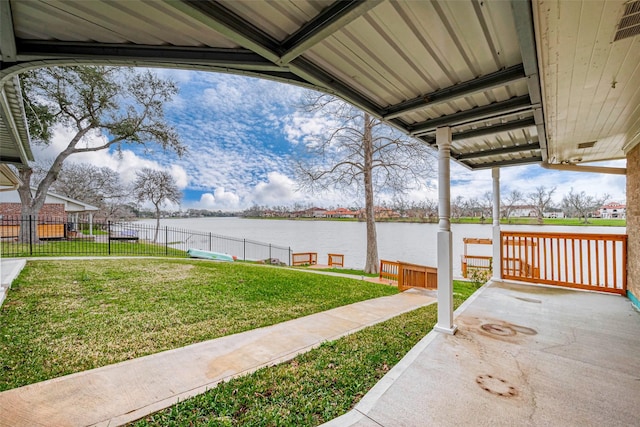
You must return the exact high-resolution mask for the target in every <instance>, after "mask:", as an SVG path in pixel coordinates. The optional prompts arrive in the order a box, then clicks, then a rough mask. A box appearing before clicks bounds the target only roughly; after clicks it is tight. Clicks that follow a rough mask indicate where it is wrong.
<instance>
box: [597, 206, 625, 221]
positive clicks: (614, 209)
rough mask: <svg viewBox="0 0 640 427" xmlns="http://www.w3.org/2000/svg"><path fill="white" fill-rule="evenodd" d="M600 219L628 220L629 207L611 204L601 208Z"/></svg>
mask: <svg viewBox="0 0 640 427" xmlns="http://www.w3.org/2000/svg"><path fill="white" fill-rule="evenodd" d="M600 218H606V219H614V218H618V219H626V218H627V205H623V204H622V203H617V202H611V203H607V204H606V205H604V206H603V207H602V208H600Z"/></svg>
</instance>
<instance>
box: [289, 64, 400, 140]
mask: <svg viewBox="0 0 640 427" xmlns="http://www.w3.org/2000/svg"><path fill="white" fill-rule="evenodd" d="M289 65H290V66H289V68H290V70H291V72H292V73H294V74H297V75H298V76H300V77H302V78H303V79H304V80H305V81H307V82H309V83H311V84H313V85H315V86H319V87H323V88H326V89H328V90H329V91H330V92H333V94H335V95H338V96H340V97H341V98H343V99H345V100H346V101H348V102H350V103H351V104H353V105H355V106H356V107H359V108H361V109H363V110H365V111H368V112H369V113H371V114H373V115H374V116H376V117H380V115H381V114H380V113H381V110H380V107H379V106H378V105H377V104H376V103H374V102H373V101H371V100H370V99H368V98H366V97H365V96H363V95H362V94H361V93H359V92H358V91H356V90H355V89H353V88H352V87H351V86H349V85H347V84H345V83H344V82H342V81H340V80H338V79H337V78H335V77H333V76H332V75H330V74H328V73H327V72H325V71H324V70H322V69H320V68H318V67H317V66H316V65H314V64H313V63H311V62H310V61H307V60H306V59H304V58H297V59H295V60H293V61H292V62H291V63H290V64H289ZM398 126H399V127H400V128H401V129H403V130H404V131H407V129H406V126H401V125H398Z"/></svg>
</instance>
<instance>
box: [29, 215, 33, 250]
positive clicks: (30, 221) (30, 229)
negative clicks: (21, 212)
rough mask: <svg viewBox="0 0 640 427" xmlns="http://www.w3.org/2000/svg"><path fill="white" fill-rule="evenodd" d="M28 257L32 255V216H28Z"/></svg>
mask: <svg viewBox="0 0 640 427" xmlns="http://www.w3.org/2000/svg"><path fill="white" fill-rule="evenodd" d="M29 255H33V215H29Z"/></svg>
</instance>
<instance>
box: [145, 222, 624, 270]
mask: <svg viewBox="0 0 640 427" xmlns="http://www.w3.org/2000/svg"><path fill="white" fill-rule="evenodd" d="M140 222H143V223H149V224H154V225H155V220H142V221H140ZM376 225H377V232H378V255H379V257H380V259H387V260H391V261H396V260H401V261H406V262H411V263H415V264H422V265H429V266H436V264H437V242H436V240H437V233H438V225H437V224H419V223H415V224H412V223H393V222H383V223H377V224H376ZM161 226H163V227H164V226H168V227H177V228H182V229H188V230H193V231H202V232H207V233H214V234H219V235H223V236H230V237H236V238H240V239H251V240H257V241H261V242H265V243H271V244H274V245H279V246H285V247H291V249H292V250H293V252H317V253H318V263H320V264H326V263H327V254H328V253H339V254H344V256H345V267H349V268H358V269H361V268H363V267H364V263H365V256H366V224H365V223H364V222H342V221H300V220H297V221H293V220H270V219H244V218H180V219H162V220H161ZM502 229H503V230H506V231H509V230H513V231H539V232H560V233H599V234H624V233H625V232H626V231H625V228H624V227H563V226H536V225H528V226H526V225H518V226H515V225H503V226H502ZM451 231H452V233H453V260H454V261H453V274H454V275H455V276H460V275H461V271H460V257H461V255H462V253H463V250H464V245H463V243H462V239H463V238H465V237H479V238H491V234H492V226H491V224H452V225H451ZM470 253H471V251H470ZM473 254H474V255H491V247H490V246H488V245H487V246H486V247H485V246H484V245H482V246H475V247H474V248H473Z"/></svg>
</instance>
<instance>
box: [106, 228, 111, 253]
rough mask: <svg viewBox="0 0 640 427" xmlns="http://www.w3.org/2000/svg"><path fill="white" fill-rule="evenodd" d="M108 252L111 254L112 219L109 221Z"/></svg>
mask: <svg viewBox="0 0 640 427" xmlns="http://www.w3.org/2000/svg"><path fill="white" fill-rule="evenodd" d="M107 254H109V255H111V221H107Z"/></svg>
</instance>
